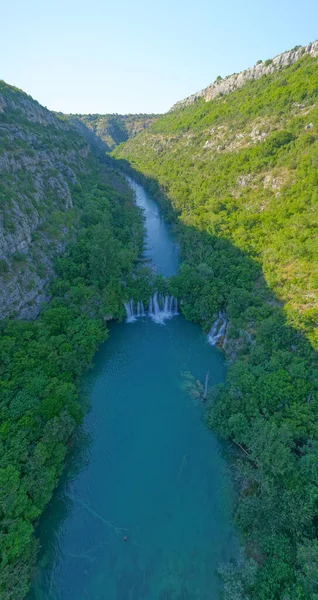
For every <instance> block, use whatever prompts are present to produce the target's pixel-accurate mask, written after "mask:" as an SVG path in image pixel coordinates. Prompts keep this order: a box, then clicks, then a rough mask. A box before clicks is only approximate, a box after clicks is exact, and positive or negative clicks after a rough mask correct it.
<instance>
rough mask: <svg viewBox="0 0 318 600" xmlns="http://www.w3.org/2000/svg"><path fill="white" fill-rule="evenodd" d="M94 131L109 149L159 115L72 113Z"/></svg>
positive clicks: (134, 133) (147, 124) (133, 134)
mask: <svg viewBox="0 0 318 600" xmlns="http://www.w3.org/2000/svg"><path fill="white" fill-rule="evenodd" d="M74 116H75V117H78V118H79V119H80V120H81V121H82V123H84V125H86V127H87V128H88V129H89V130H91V131H93V132H94V133H95V134H96V135H97V136H98V137H99V138H100V139H101V140H103V142H104V143H105V144H106V146H107V147H108V149H109V150H112V149H113V148H115V146H117V145H118V144H121V143H122V142H125V141H126V140H128V139H129V138H130V137H134V136H135V135H136V134H137V133H139V132H140V131H142V130H143V129H145V128H146V127H148V126H149V125H150V124H151V123H153V121H155V120H156V119H157V118H158V116H159V115H154V114H153V115H146V114H139V115H117V114H113V115H112V114H106V115H72V117H74Z"/></svg>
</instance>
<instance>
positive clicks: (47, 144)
mask: <svg viewBox="0 0 318 600" xmlns="http://www.w3.org/2000/svg"><path fill="white" fill-rule="evenodd" d="M93 164H94V161H93V157H92V156H91V153H90V149H89V146H88V144H87V142H86V141H85V140H84V138H83V137H82V136H81V135H80V134H79V133H78V132H77V131H76V129H75V128H74V126H73V125H72V124H71V123H70V122H69V121H68V120H66V119H65V118H64V117H63V116H60V115H55V114H53V113H52V112H50V111H49V110H47V109H46V108H44V107H43V106H41V105H40V104H38V102H36V101H34V100H33V99H32V98H31V97H30V96H27V95H26V94H25V93H23V92H22V91H20V90H18V89H16V88H13V87H12V86H9V85H7V84H5V83H4V82H0V203H1V211H0V289H1V292H0V318H3V317H6V316H9V315H13V316H19V317H20V318H34V317H36V316H37V314H38V312H39V310H40V306H41V303H42V302H44V301H46V300H47V292H46V289H45V286H46V284H47V283H48V281H49V280H50V278H51V277H52V276H53V275H54V269H53V261H54V258H55V256H56V255H57V254H60V253H61V252H62V251H63V249H64V248H65V245H66V242H67V240H68V239H69V238H70V236H71V235H72V229H73V225H74V221H75V219H76V207H75V208H74V194H76V190H77V189H79V188H80V185H81V181H82V180H83V179H84V178H85V176H86V175H87V174H88V173H89V172H90V171H91V170H92V168H93Z"/></svg>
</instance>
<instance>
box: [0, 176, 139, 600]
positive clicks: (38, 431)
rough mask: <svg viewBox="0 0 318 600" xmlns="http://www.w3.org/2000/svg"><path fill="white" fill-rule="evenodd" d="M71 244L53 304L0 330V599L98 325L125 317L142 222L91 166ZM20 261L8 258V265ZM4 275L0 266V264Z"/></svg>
mask: <svg viewBox="0 0 318 600" xmlns="http://www.w3.org/2000/svg"><path fill="white" fill-rule="evenodd" d="M73 201H74V202H75V207H74V209H73V241H72V242H71V243H70V244H69V245H68V248H67V250H66V253H65V254H64V255H63V256H62V257H60V258H58V259H57V260H56V272H57V274H58V277H57V278H55V279H54V280H53V281H52V282H51V294H52V300H51V302H50V303H49V304H48V305H47V306H46V307H45V309H44V310H43V311H42V312H41V314H40V316H39V317H38V319H37V320H36V321H34V322H23V321H14V320H9V319H7V320H5V321H3V322H2V323H1V325H0V333H1V338H0V395H1V406H0V422H1V425H0V519H1V530H0V531H1V533H0V556H1V565H0V597H1V598H3V599H5V600H19V599H22V598H24V597H25V595H26V593H27V591H28V589H29V578H30V572H31V569H32V566H33V565H34V561H35V558H36V553H37V547H38V543H37V540H36V537H35V536H34V526H35V524H36V521H37V519H38V518H39V516H40V515H41V513H42V512H43V509H44V507H45V506H46V504H47V503H48V501H49V500H50V498H51V496H52V492H53V490H54V488H55V487H56V485H57V483H58V480H59V476H60V474H61V471H62V469H63V465H64V459H65V456H66V453H67V451H68V447H69V444H70V442H71V436H72V433H73V431H74V429H75V427H76V425H78V424H79V423H80V421H81V419H82V415H83V410H84V406H83V400H81V399H80V398H79V392H78V383H79V378H80V376H81V374H82V372H83V370H84V369H85V368H86V367H87V366H88V365H89V364H90V362H91V360H92V358H93V356H94V354H95V352H96V350H97V348H98V345H99V344H100V343H101V342H102V341H104V340H105V339H106V338H107V326H106V322H107V320H108V319H110V318H118V319H121V318H122V317H123V316H124V311H123V298H124V297H125V294H126V279H127V280H129V278H130V279H131V276H130V273H131V271H132V269H133V267H134V265H135V262H136V260H137V258H138V256H139V254H140V250H141V247H142V239H143V225H142V218H141V214H140V212H139V210H138V209H137V208H136V206H135V205H134V202H133V197H132V193H131V192H130V190H129V189H128V186H127V184H126V183H125V181H124V180H123V179H122V178H121V177H120V176H119V175H118V174H117V175H116V173H115V172H114V171H113V169H112V168H110V167H107V165H104V167H103V168H102V167H97V165H95V169H92V170H90V172H89V174H87V175H86V176H85V177H83V181H82V185H78V186H77V191H76V192H74V194H73ZM23 257H24V255H23V254H21V253H16V255H15V257H14V259H15V261H18V262H21V261H22V260H23ZM0 268H1V269H2V272H4V273H5V272H6V270H7V269H6V262H5V261H2V262H1V263H0Z"/></svg>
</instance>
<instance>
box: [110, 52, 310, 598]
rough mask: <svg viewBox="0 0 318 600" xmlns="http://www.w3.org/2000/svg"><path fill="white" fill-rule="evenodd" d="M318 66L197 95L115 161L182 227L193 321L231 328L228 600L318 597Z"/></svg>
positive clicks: (220, 408) (182, 284) (215, 410)
mask: <svg viewBox="0 0 318 600" xmlns="http://www.w3.org/2000/svg"><path fill="white" fill-rule="evenodd" d="M317 66H318V61H317V58H310V57H303V58H302V59H301V60H299V61H298V62H297V63H295V64H294V65H292V66H289V67H287V68H285V69H282V70H281V71H278V72H276V73H274V74H272V75H269V76H266V77H263V78H261V79H259V80H258V81H251V82H248V83H247V84H245V86H244V87H243V88H241V89H240V90H237V91H235V92H232V93H231V94H229V95H228V96H219V97H217V98H216V99H215V100H212V101H210V102H204V101H203V100H197V101H196V102H195V103H194V104H192V105H191V106H186V107H182V108H179V109H177V110H174V111H171V112H169V113H167V114H166V115H164V116H163V117H161V118H159V119H158V120H157V121H156V122H155V123H153V124H152V125H151V126H150V127H149V128H147V129H146V130H145V131H143V132H142V133H141V134H139V135H138V136H137V137H136V138H134V139H131V140H128V142H126V143H125V144H122V145H121V146H119V147H118V148H116V149H115V150H114V152H113V155H114V156H115V157H116V158H117V160H119V161H120V164H121V166H122V168H123V169H125V170H126V171H127V172H129V173H133V174H134V177H135V178H138V179H139V181H140V182H142V183H143V185H145V187H146V188H147V189H148V190H149V191H150V193H151V194H152V195H153V196H154V197H156V198H157V200H158V201H159V202H160V203H161V206H162V207H163V209H164V210H165V212H166V214H167V216H168V218H170V220H171V221H172V223H173V225H174V228H175V231H176V234H177V236H178V240H179V244H180V252H181V258H182V263H181V266H180V269H179V273H178V275H177V276H176V277H174V278H172V279H171V281H170V286H171V293H173V294H174V295H175V296H176V297H178V298H179V299H180V305H181V308H182V312H183V314H184V316H185V317H186V318H187V319H189V320H193V321H195V322H198V323H200V324H201V325H202V327H203V328H204V329H205V330H208V328H209V326H210V325H211V323H212V322H213V320H214V319H215V318H216V315H217V313H218V311H219V310H221V311H223V314H224V315H226V318H227V320H228V322H229V325H228V329H227V333H226V337H225V339H224V340H223V348H224V350H225V351H226V354H227V358H228V364H229V368H228V373H227V377H226V381H225V384H224V385H220V386H217V387H216V388H214V389H212V390H211V391H210V393H209V400H208V403H207V409H206V420H207V423H208V425H209V426H210V427H211V428H212V429H213V430H214V431H215V432H217V433H218V434H219V435H220V436H221V437H222V438H224V439H226V440H228V441H229V442H230V443H231V444H232V445H233V448H235V449H236V450H237V453H236V458H235V461H234V470H233V478H234V481H235V485H236V488H237V491H238V494H237V502H236V507H235V522H236V524H237V526H238V530H239V531H240V532H241V536H242V541H243V544H244V553H243V555H242V557H241V558H240V560H238V561H237V563H236V564H228V565H227V566H223V567H222V568H221V575H222V577H223V579H224V583H225V585H224V598H226V600H240V599H243V598H244V599H250V600H252V599H253V600H282V599H283V600H296V599H297V600H314V599H315V598H318V568H317V564H318V562H317V561H318V539H317V535H318V530H317V524H318V468H317V467H318V430H317V411H318V390H317V386H318V377H317V376H318V369H317V367H318V364H317V354H316V350H317V345H318V338H317V331H318V330H317V324H316V323H317V314H318V312H317V311H318V306H317V281H318V280H317V249H318V245H317V183H318V168H317V167H318V162H317V157H318V133H317V126H318V119H317V117H318V107H317V95H318V87H317V83H318V80H317V72H318V71H317Z"/></svg>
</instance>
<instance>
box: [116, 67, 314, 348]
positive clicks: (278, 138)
mask: <svg viewBox="0 0 318 600" xmlns="http://www.w3.org/2000/svg"><path fill="white" fill-rule="evenodd" d="M317 67H318V60H317V58H315V57H310V56H304V57H303V58H301V59H300V60H299V61H298V62H296V63H295V64H294V65H291V66H289V67H287V68H285V69H284V70H280V71H278V72H276V73H274V74H271V75H268V76H264V77H263V78H261V79H259V80H253V81H248V82H247V83H246V84H245V85H244V87H243V88H241V89H239V90H237V91H233V92H232V93H231V94H229V95H226V96H219V97H217V98H215V99H214V100H213V101H210V102H204V101H203V100H202V99H198V100H197V101H196V102H195V103H193V104H191V105H189V106H185V107H181V108H179V109H176V110H174V111H172V112H169V113H167V115H165V116H163V117H161V118H160V119H159V120H158V121H156V122H155V123H154V124H153V125H151V126H150V127H149V128H148V129H147V130H145V131H143V132H142V133H141V134H139V135H138V136H137V137H136V138H134V139H132V140H129V141H128V142H127V143H126V144H125V145H123V146H121V147H120V148H119V149H118V150H116V151H115V155H116V156H117V157H120V158H124V159H127V160H128V161H129V162H130V163H131V165H132V166H133V167H134V168H136V169H137V170H140V171H141V172H143V173H144V174H146V175H147V176H149V177H153V178H155V179H156V180H157V181H158V182H159V184H160V185H161V186H162V187H163V189H164V191H165V192H166V193H167V195H168V197H169V199H170V200H171V203H172V205H173V207H174V209H175V210H176V211H177V212H178V214H179V215H180V219H181V221H182V222H183V223H185V224H186V225H189V226H190V225H191V226H194V227H195V228H197V229H200V230H202V231H206V232H207V233H208V234H213V235H216V236H217V237H220V238H224V239H228V240H231V242H233V244H234V245H235V246H236V247H237V248H240V249H241V250H243V251H246V252H247V253H248V254H249V255H250V256H253V257H255V258H257V260H259V261H260V263H261V265H262V269H263V273H264V276H265V279H266V282H267V284H268V285H269V287H270V288H271V289H272V290H274V291H275V294H276V295H277V297H278V298H279V299H280V300H281V301H282V302H284V304H285V308H286V311H287V312H288V313H289V315H290V319H291V321H292V322H293V323H295V324H297V327H299V328H300V329H301V330H302V331H303V332H306V333H307V335H308V337H309V339H310V340H311V341H312V342H314V341H315V343H316V344H318V337H317V331H316V332H315V320H316V317H317V308H318V299H317V282H318V273H317V261H316V257H317V238H316V227H317V182H318V180H317V167H318V164H317V148H318V146H317V144H318V139H317V135H318V131H317V126H318V123H317V116H318V106H317V101H318V92H317V83H318V71H317Z"/></svg>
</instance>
